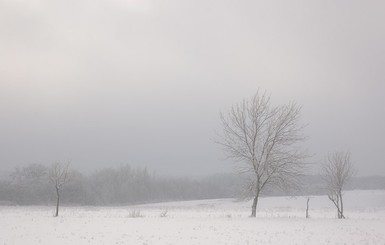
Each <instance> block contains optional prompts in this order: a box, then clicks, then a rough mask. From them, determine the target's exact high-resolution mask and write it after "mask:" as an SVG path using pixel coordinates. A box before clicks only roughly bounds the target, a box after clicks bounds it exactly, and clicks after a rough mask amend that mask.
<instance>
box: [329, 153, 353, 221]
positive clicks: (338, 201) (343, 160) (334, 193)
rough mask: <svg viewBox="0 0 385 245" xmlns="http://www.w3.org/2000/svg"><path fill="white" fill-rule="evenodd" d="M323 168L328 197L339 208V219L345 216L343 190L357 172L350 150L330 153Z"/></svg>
mask: <svg viewBox="0 0 385 245" xmlns="http://www.w3.org/2000/svg"><path fill="white" fill-rule="evenodd" d="M322 169H323V175H322V176H323V179H324V181H325V184H326V189H327V191H328V197H329V199H330V201H332V202H333V204H334V206H335V207H336V208H337V217H338V218H339V219H342V218H345V216H344V203H343V200H342V195H343V191H342V190H343V188H344V186H345V184H346V182H347V181H349V179H350V178H351V177H352V176H353V175H354V174H355V171H354V168H353V164H352V162H351V160H350V152H334V153H331V154H329V156H328V157H327V160H326V161H325V163H324V164H323V166H322Z"/></svg>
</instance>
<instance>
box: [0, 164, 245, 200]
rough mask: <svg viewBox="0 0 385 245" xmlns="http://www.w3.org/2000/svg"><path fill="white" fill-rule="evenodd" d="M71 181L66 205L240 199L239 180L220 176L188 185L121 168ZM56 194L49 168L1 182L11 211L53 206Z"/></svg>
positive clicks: (18, 172)
mask: <svg viewBox="0 0 385 245" xmlns="http://www.w3.org/2000/svg"><path fill="white" fill-rule="evenodd" d="M69 178H70V181H68V183H66V185H65V186H63V188H62V190H61V194H60V196H61V203H63V204H66V205H127V204H138V203H149V202H162V201H179V200H193V199H208V198H229V197H235V196H237V194H238V193H239V189H240V185H241V181H240V178H239V177H238V176H236V175H231V174H223V175H221V174H219V175H213V176H209V177H206V178H200V179H190V178H178V177H161V176H158V175H156V174H151V173H149V171H148V170H147V169H146V168H133V167H131V166H129V165H122V166H120V167H117V168H103V169H100V170H97V171H95V172H94V173H92V174H89V175H85V174H82V173H80V172H79V171H76V170H70V171H69ZM55 193H56V189H55V186H54V185H53V184H52V181H51V180H50V167H48V166H46V165H42V164H30V165H27V166H25V167H22V168H16V169H15V170H14V171H12V172H11V173H10V174H9V176H8V177H7V178H4V179H0V203H1V204H3V205H4V204H11V205H52V204H54V203H55V202H56V198H57V196H56V194H55Z"/></svg>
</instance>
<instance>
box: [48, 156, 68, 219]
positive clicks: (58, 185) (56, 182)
mask: <svg viewBox="0 0 385 245" xmlns="http://www.w3.org/2000/svg"><path fill="white" fill-rule="evenodd" d="M69 165H70V162H64V163H63V162H56V163H54V164H52V166H51V168H50V170H49V180H50V182H51V183H52V184H53V186H54V188H55V191H56V212H55V217H57V216H59V203H60V191H61V189H62V187H63V186H64V185H65V184H66V183H68V181H69V180H70V176H69V170H68V168H69Z"/></svg>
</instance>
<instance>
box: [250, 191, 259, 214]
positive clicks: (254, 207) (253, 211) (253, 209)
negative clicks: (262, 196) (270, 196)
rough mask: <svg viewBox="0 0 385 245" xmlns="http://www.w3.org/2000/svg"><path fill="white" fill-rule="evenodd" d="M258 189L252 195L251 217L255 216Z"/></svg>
mask: <svg viewBox="0 0 385 245" xmlns="http://www.w3.org/2000/svg"><path fill="white" fill-rule="evenodd" d="M258 197H259V191H257V194H256V195H255V197H254V200H253V205H252V206H251V217H257V204H258Z"/></svg>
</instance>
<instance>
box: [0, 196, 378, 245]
mask: <svg viewBox="0 0 385 245" xmlns="http://www.w3.org/2000/svg"><path fill="white" fill-rule="evenodd" d="M344 198H345V199H344V200H345V216H346V217H347V219H345V220H338V219H336V211H335V209H334V208H333V206H332V203H331V202H330V201H329V200H328V199H327V197H325V196H317V197H312V198H311V200H310V216H311V218H310V219H305V218H304V216H305V207H306V198H305V197H297V198H288V197H266V198H261V199H260V202H259V206H258V214H257V216H258V217H257V218H255V219H254V218H249V214H250V205H251V203H250V202H238V201H236V200H233V199H222V200H200V201H189V202H172V203H160V204H148V205H138V206H128V207H63V208H62V209H61V212H60V216H59V217H57V218H54V217H53V216H52V214H53V211H54V207H0V245H5V244H6V245H10V244H28V245H30V244H50V245H51V244H52V245H54V244H55V245H56V244H133V245H137V244H138V245H144V244H181V245H183V244H312V245H313V244H349V245H352V244H385V191H350V192H346V194H345V196H344ZM134 211H136V215H139V216H140V217H136V218H134V217H132V216H135V215H134Z"/></svg>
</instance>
